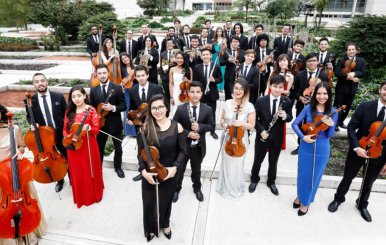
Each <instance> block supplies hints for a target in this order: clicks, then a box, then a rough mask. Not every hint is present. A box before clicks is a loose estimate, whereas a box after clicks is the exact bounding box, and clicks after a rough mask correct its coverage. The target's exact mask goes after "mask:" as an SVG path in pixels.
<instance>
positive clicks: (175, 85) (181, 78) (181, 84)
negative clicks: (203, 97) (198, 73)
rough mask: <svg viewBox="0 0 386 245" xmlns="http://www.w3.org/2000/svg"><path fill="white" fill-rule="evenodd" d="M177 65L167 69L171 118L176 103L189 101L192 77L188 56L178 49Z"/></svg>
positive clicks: (175, 108)
mask: <svg viewBox="0 0 386 245" xmlns="http://www.w3.org/2000/svg"><path fill="white" fill-rule="evenodd" d="M175 60H176V63H177V65H176V66H174V67H172V68H170V70H169V92H170V107H171V113H170V117H171V118H172V117H173V115H174V113H175V111H176V110H177V107H178V105H181V104H183V103H186V102H188V101H189V95H188V91H189V84H190V83H191V82H192V79H193V72H192V69H191V68H190V67H189V64H188V57H186V59H185V57H184V53H183V52H182V51H178V52H177V53H176V56H175Z"/></svg>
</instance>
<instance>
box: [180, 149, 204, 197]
mask: <svg viewBox="0 0 386 245" xmlns="http://www.w3.org/2000/svg"><path fill="white" fill-rule="evenodd" d="M189 160H190V167H191V169H192V175H191V178H192V182H193V191H194V192H197V191H199V190H201V163H202V160H203V157H202V154H201V147H200V146H196V147H193V148H190V152H189V153H188V155H187V156H186V157H185V160H184V162H183V164H182V166H181V169H179V171H178V172H177V173H178V176H177V185H176V191H177V192H180V191H181V189H182V181H183V179H184V173H185V170H186V165H187V164H188V161H189Z"/></svg>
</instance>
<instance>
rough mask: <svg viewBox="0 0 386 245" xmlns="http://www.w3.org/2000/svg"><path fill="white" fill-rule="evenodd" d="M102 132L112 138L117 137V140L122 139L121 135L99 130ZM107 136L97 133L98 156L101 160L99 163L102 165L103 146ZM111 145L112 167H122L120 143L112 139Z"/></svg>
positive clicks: (104, 129)
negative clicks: (112, 146) (112, 153)
mask: <svg viewBox="0 0 386 245" xmlns="http://www.w3.org/2000/svg"><path fill="white" fill-rule="evenodd" d="M101 129H102V130H103V131H105V132H107V133H109V134H111V135H112V136H114V137H117V138H118V139H122V133H114V134H112V133H110V132H108V131H107V130H106V128H101ZM107 138H108V136H107V135H106V134H104V133H99V134H98V135H97V142H98V147H99V154H100V158H101V163H102V165H103V157H104V152H105V146H106V142H107ZM113 144H114V150H115V151H114V167H115V168H117V167H119V168H120V167H122V142H120V141H118V140H116V139H114V138H113Z"/></svg>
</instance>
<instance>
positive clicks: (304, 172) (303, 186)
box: [292, 82, 338, 216]
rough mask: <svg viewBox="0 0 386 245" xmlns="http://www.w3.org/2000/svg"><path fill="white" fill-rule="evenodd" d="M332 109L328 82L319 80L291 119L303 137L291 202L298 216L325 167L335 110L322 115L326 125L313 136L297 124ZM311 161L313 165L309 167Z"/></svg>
mask: <svg viewBox="0 0 386 245" xmlns="http://www.w3.org/2000/svg"><path fill="white" fill-rule="evenodd" d="M331 112H335V110H334V108H332V92H331V88H330V87H329V85H328V83H325V82H321V83H319V84H318V85H316V87H315V91H314V93H313V95H312V97H311V102H310V104H309V105H307V106H306V107H305V108H304V109H303V111H302V112H301V113H300V114H299V116H298V117H297V118H296V119H295V121H294V122H293V123H292V128H293V129H294V131H295V133H296V134H297V135H298V136H299V138H300V139H302V140H301V142H300V147H299V158H298V177H297V197H296V199H295V201H294V203H293V207H294V208H299V210H298V215H299V216H302V215H305V214H306V213H307V211H308V207H309V205H310V204H311V203H312V202H313V201H314V198H315V195H316V192H317V190H318V187H319V184H320V180H321V178H322V175H323V172H324V169H325V168H326V166H327V163H328V160H329V158H330V137H332V136H333V135H334V133H335V126H336V123H337V121H338V113H334V114H333V115H332V116H331V117H327V116H325V117H324V118H323V119H322V121H323V122H324V123H325V124H327V125H328V126H329V127H328V129H327V130H326V131H322V132H319V134H318V137H317V138H316V139H313V138H312V136H313V135H304V134H303V132H302V131H301V129H300V127H301V124H302V122H303V121H304V120H305V121H306V122H307V123H309V122H313V120H314V118H315V117H316V116H317V115H328V114H330V113H331ZM314 149H315V152H314ZM314 154H315V156H314ZM313 162H314V163H313ZM313 164H314V168H313V167H312V166H313ZM312 182H313V183H312Z"/></svg>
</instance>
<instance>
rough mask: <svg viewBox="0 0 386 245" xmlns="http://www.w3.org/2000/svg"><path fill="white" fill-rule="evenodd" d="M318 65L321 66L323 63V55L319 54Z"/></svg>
mask: <svg viewBox="0 0 386 245" xmlns="http://www.w3.org/2000/svg"><path fill="white" fill-rule="evenodd" d="M319 63H320V64H322V63H323V53H320V57H319Z"/></svg>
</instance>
